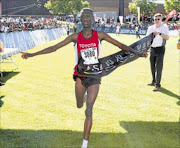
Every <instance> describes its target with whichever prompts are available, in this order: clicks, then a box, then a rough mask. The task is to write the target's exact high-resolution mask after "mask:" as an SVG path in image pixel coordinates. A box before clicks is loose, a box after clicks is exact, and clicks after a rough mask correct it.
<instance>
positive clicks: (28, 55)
mask: <svg viewBox="0 0 180 148" xmlns="http://www.w3.org/2000/svg"><path fill="white" fill-rule="evenodd" d="M20 53H21V54H22V55H21V57H22V58H23V59H28V58H29V57H33V54H31V53H25V52H20Z"/></svg>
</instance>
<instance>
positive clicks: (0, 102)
mask: <svg viewBox="0 0 180 148" xmlns="http://www.w3.org/2000/svg"><path fill="white" fill-rule="evenodd" d="M4 97H5V96H0V107H2V105H3V104H4V103H3V101H2V100H1V99H2V98H4Z"/></svg>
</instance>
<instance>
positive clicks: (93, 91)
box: [84, 84, 99, 140]
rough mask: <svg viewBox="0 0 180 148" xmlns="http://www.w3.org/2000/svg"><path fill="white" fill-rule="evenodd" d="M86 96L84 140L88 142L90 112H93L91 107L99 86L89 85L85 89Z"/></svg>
mask: <svg viewBox="0 0 180 148" xmlns="http://www.w3.org/2000/svg"><path fill="white" fill-rule="evenodd" d="M87 92H88V96H87V102H86V111H85V115H86V119H85V122H84V139H85V140H88V139H89V135H90V131H91V127H92V112H93V105H94V102H95V100H96V97H97V95H98V92H99V84H95V85H91V86H89V87H88V89H87Z"/></svg>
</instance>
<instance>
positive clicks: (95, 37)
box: [22, 8, 147, 148]
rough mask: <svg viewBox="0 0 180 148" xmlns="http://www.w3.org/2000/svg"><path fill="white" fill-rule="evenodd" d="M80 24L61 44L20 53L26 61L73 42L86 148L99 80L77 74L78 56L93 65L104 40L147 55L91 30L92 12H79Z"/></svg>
mask: <svg viewBox="0 0 180 148" xmlns="http://www.w3.org/2000/svg"><path fill="white" fill-rule="evenodd" d="M80 19H81V22H82V25H83V30H82V31H81V32H79V33H74V34H71V35H69V36H68V37H67V38H66V39H65V40H63V41H62V42H60V43H58V44H56V45H54V46H51V47H48V48H46V49H44V50H41V51H38V52H36V53H22V58H24V59H27V58H29V57H33V56H36V55H40V54H47V53H51V52H54V51H56V50H57V49H59V48H61V47H63V46H65V45H67V44H69V43H71V42H74V44H75V46H74V47H75V58H76V65H75V67H74V74H73V78H74V80H75V93H76V101H77V107H78V108H81V107H82V106H83V97H84V95H85V92H86V91H87V101H86V111H85V116H86V119H85V122H84V137H83V138H84V139H83V143H82V146H81V147H82V148H87V145H88V139H89V135H90V130H91V127H92V112H93V105H94V102H95V100H96V97H97V95H98V91H99V84H100V82H101V79H94V78H87V77H83V76H82V75H80V74H78V73H77V71H76V68H77V63H78V54H81V56H82V58H83V59H84V61H85V63H86V64H95V63H97V62H98V59H99V58H100V51H101V44H100V43H101V41H102V40H105V41H107V42H109V43H111V44H113V45H115V46H118V47H119V48H121V49H122V50H125V51H127V52H131V53H134V54H136V55H138V56H140V57H147V53H146V52H144V53H138V52H136V51H135V50H133V49H132V48H130V47H128V46H126V45H124V44H122V43H120V42H118V41H117V40H115V39H112V38H111V37H110V36H109V35H108V34H106V33H104V32H100V31H95V30H92V28H91V25H92V21H93V20H94V17H93V11H92V10H91V9H89V8H84V9H82V10H81V18H80Z"/></svg>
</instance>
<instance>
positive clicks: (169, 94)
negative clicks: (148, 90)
mask: <svg viewBox="0 0 180 148" xmlns="http://www.w3.org/2000/svg"><path fill="white" fill-rule="evenodd" d="M160 92H161V93H164V94H166V95H168V96H171V97H174V98H176V99H178V100H180V96H178V95H177V94H175V93H173V92H171V91H169V90H167V89H166V88H164V87H161V91H160Z"/></svg>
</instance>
